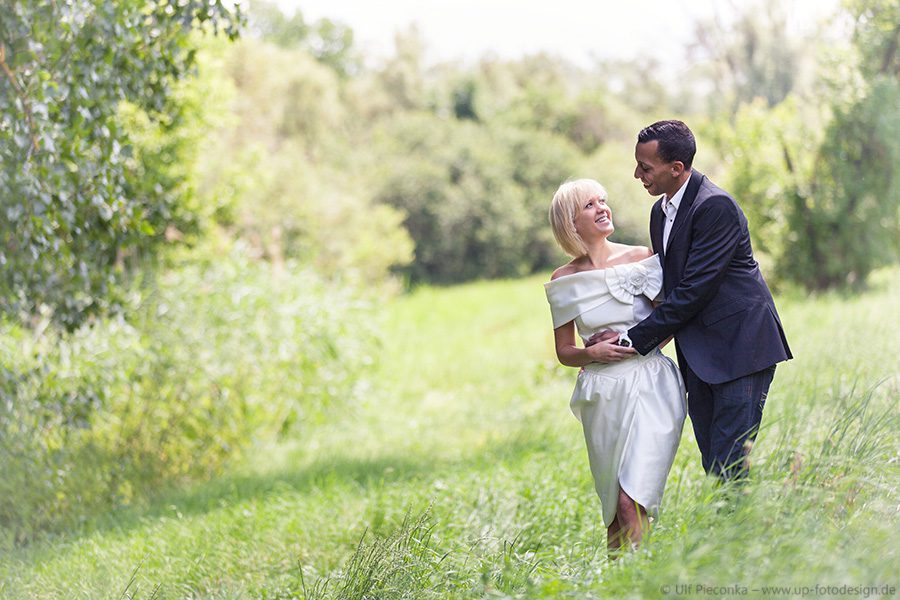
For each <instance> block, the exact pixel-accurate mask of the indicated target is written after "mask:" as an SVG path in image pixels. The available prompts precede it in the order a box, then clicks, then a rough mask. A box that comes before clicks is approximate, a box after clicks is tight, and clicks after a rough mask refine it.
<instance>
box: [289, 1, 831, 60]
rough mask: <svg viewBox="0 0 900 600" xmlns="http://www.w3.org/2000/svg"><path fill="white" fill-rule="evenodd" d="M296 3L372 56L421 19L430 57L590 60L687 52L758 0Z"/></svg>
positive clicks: (818, 13)
mask: <svg viewBox="0 0 900 600" xmlns="http://www.w3.org/2000/svg"><path fill="white" fill-rule="evenodd" d="M276 2H277V4H278V5H279V6H281V8H282V9H283V10H285V11H286V12H288V13H289V14H290V13H292V12H293V11H294V10H295V9H297V8H299V9H300V10H301V11H302V13H303V16H304V18H305V19H306V20H307V22H310V21H316V20H318V19H320V18H323V17H328V18H330V19H332V20H336V21H341V22H343V23H345V24H347V25H349V26H350V27H351V28H352V29H353V31H354V34H355V36H356V44H357V46H358V47H359V48H360V49H361V50H363V52H364V53H365V55H366V56H367V57H369V58H375V59H377V58H381V57H385V56H388V55H390V54H391V53H392V51H393V47H394V46H393V39H394V33H395V32H397V31H398V30H405V29H406V28H407V27H408V26H409V25H410V24H411V23H416V24H417V25H418V27H419V30H420V31H421V32H422V34H423V37H424V39H425V42H426V60H427V61H428V62H439V61H446V60H454V59H461V60H464V61H475V60H476V59H478V58H480V57H482V56H484V55H486V54H492V55H495V56H498V57H501V58H516V57H519V56H522V55H525V54H532V53H535V52H540V51H546V52H548V53H550V54H555V55H561V56H563V57H565V58H568V59H569V60H571V61H572V62H574V63H576V64H579V65H582V66H590V65H591V64H592V59H593V58H623V59H640V57H642V56H652V57H655V58H657V59H659V60H660V61H662V63H663V64H664V65H666V64H668V65H675V64H677V61H679V60H682V59H683V58H684V55H683V48H684V46H685V44H686V43H687V42H689V41H690V39H691V37H692V32H693V23H694V22H695V21H696V20H697V19H698V18H700V17H703V16H706V15H712V14H715V13H718V14H719V15H722V16H725V17H727V15H729V14H732V13H733V12H734V10H735V9H734V7H735V6H747V5H749V6H755V5H758V4H759V1H758V0H681V1H680V2H679V1H678V0H638V1H633V0H593V1H585V0H555V1H547V0H276ZM784 3H785V4H786V5H787V6H788V7H789V12H788V15H789V18H790V23H791V25H792V26H793V27H794V28H795V29H798V30H804V29H811V28H813V27H815V25H816V24H817V23H818V22H819V21H820V20H822V19H823V18H824V17H826V16H828V15H830V14H831V13H833V12H834V11H835V10H836V8H837V6H838V3H839V0H784Z"/></svg>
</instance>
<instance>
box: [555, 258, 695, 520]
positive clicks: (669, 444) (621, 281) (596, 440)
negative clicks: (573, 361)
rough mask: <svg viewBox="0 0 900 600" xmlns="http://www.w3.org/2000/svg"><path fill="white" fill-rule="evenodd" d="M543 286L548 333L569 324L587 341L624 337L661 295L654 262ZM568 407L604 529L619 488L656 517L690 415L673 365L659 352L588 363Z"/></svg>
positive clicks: (612, 514)
mask: <svg viewBox="0 0 900 600" xmlns="http://www.w3.org/2000/svg"><path fill="white" fill-rule="evenodd" d="M544 287H545V291H546V293H547V300H548V301H549V302H550V311H551V313H552V315H553V328H554V329H556V328H557V327H559V326H561V325H564V324H566V323H568V322H570V321H573V320H574V321H575V325H576V327H577V329H578V333H579V335H581V337H582V339H583V340H585V341H586V340H587V339H588V338H589V337H591V336H592V335H593V334H594V333H597V332H599V331H602V330H604V329H612V330H614V331H617V332H620V333H622V332H625V331H627V330H628V329H629V328H631V327H632V326H633V325H635V324H636V323H638V322H639V321H641V320H643V319H644V318H646V317H647V316H648V315H649V314H650V312H651V310H652V308H653V306H652V304H651V301H652V300H653V299H656V298H657V296H658V295H659V294H660V291H661V289H662V268H661V267H660V264H659V258H658V257H657V256H656V255H654V256H651V257H649V258H646V259H644V260H642V261H639V262H636V263H631V264H626V265H618V266H615V267H610V268H607V269H596V270H592V271H582V272H580V273H574V274H572V275H563V276H562V277H558V278H556V279H554V280H553V281H550V282H549V283H546V284H544ZM570 406H571V408H572V412H573V413H575V416H576V417H577V418H578V419H579V420H580V421H581V424H582V427H583V428H584V437H585V441H586V442H587V450H588V459H589V461H590V465H591V473H592V474H593V476H594V486H595V488H596V489H597V494H598V495H599V496H600V502H601V505H602V508H603V521H604V522H605V523H606V525H607V526H608V525H609V524H610V523H611V522H612V520H613V518H615V516H616V507H617V505H618V495H619V486H621V487H622V489H623V490H624V491H625V493H626V494H628V495H629V496H630V497H631V498H632V499H633V500H635V501H637V502H638V504H640V505H641V506H643V507H645V508H646V509H647V510H648V511H649V512H650V513H651V514H655V513H656V511H657V510H658V508H659V504H660V501H661V500H662V495H663V489H664V488H665V485H666V478H667V477H668V474H669V470H670V469H671V467H672V461H673V460H674V459H675V451H676V450H677V449H678V442H679V441H680V439H681V429H682V426H683V424H684V418H685V414H686V412H687V405H686V402H685V391H684V382H683V381H682V379H681V373H680V372H679V371H678V368H677V367H676V366H675V363H674V362H672V360H671V359H669V358H668V357H667V356H665V355H664V354H662V353H661V352H660V351H659V350H658V349H654V350H653V351H652V352H650V353H649V354H648V355H647V356H641V355H636V356H635V357H634V358H629V359H626V360H623V361H621V362H617V363H610V364H600V363H591V364H589V365H587V366H585V367H584V369H583V370H582V371H581V372H580V373H579V374H578V380H577V383H576V384H575V390H574V391H573V392H572V400H571V402H570Z"/></svg>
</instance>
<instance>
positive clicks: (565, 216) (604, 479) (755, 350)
mask: <svg viewBox="0 0 900 600" xmlns="http://www.w3.org/2000/svg"><path fill="white" fill-rule="evenodd" d="M695 152H696V143H695V140H694V136H693V134H692V133H691V131H690V129H689V128H688V127H687V125H685V124H684V123H682V122H681V121H660V122H657V123H654V124H653V125H650V126H649V127H646V128H644V129H643V130H642V131H641V132H640V133H639V134H638V141H637V145H636V147H635V159H636V161H637V166H636V168H635V171H634V176H635V178H636V179H639V180H640V181H641V183H642V184H643V185H644V188H645V189H646V190H647V192H648V193H650V194H651V195H654V196H657V195H662V196H661V197H660V199H659V200H658V201H657V202H656V203H655V204H654V205H653V208H652V209H651V213H650V238H651V240H652V245H653V249H652V251H651V250H650V249H648V248H645V247H640V246H628V245H625V244H618V243H615V242H611V241H610V240H609V236H610V234H612V232H613V230H614V227H613V219H612V210H611V208H610V206H609V205H608V204H607V195H606V190H605V189H604V188H603V186H602V185H600V184H599V183H598V182H596V181H593V180H590V179H579V180H575V181H569V182H566V183H564V184H563V185H561V186H560V188H559V189H558V190H557V192H556V194H555V195H554V197H553V201H552V203H551V206H550V223H551V225H552V227H553V233H554V235H555V237H556V240H557V242H558V243H559V244H560V246H561V247H562V248H563V250H565V251H566V253H567V254H569V255H570V256H572V257H574V258H573V260H572V261H571V262H569V263H568V264H566V265H563V266H562V267H560V268H559V269H557V270H556V271H555V272H554V273H553V276H552V277H551V280H550V282H549V283H547V284H545V289H546V293H547V300H548V301H549V303H550V309H551V314H552V317H553V328H554V335H555V342H556V354H557V357H558V358H559V361H560V362H561V363H562V364H564V365H567V366H572V367H582V369H581V371H580V372H579V374H578V380H577V383H576V385H575V390H574V392H573V393H572V399H571V403H570V405H571V408H572V411H573V412H574V413H575V416H576V417H578V419H579V420H580V421H581V423H582V426H583V429H584V436H585V440H586V442H587V450H588V459H589V463H590V468H591V473H592V474H593V477H594V483H595V487H596V490H597V494H598V495H599V496H600V500H601V505H602V509H603V520H604V523H605V524H606V526H607V539H608V543H609V547H610V548H611V549H614V548H618V547H619V546H620V545H622V543H623V542H625V541H626V540H627V541H628V542H630V543H631V544H636V543H638V542H640V540H641V536H642V535H643V533H644V531H645V530H646V528H647V526H648V519H647V513H648V511H649V512H650V513H651V514H652V513H654V512H655V511H656V510H657V508H658V507H659V504H660V501H661V499H662V494H663V489H664V487H665V483H666V477H667V476H668V474H669V470H670V468H671V466H672V461H673V460H674V458H675V452H676V450H677V449H678V443H679V440H680V439H681V431H682V426H683V424H684V419H685V416H686V414H685V413H689V414H690V417H691V423H692V425H693V428H694V435H695V437H696V439H697V445H698V446H699V448H700V455H701V457H702V462H703V468H704V469H705V470H706V472H707V473H711V474H715V475H716V476H718V477H720V478H722V479H723V480H731V479H737V478H741V477H744V476H746V473H747V468H748V467H747V461H746V458H747V453H748V452H749V449H750V446H751V445H752V442H753V440H754V439H755V436H756V432H757V431H758V429H759V426H760V422H761V420H762V412H763V407H764V405H765V400H766V394H767V393H768V389H769V385H770V383H771V382H772V377H773V375H774V373H775V364H776V363H778V362H781V361H784V360H788V359H790V358H791V351H790V348H788V344H787V340H786V339H785V336H784V331H783V329H782V326H781V321H780V320H779V317H778V313H777V312H776V310H775V303H774V301H773V300H772V295H771V293H770V292H769V289H768V287H767V286H766V282H765V281H764V280H763V277H762V274H761V273H760V270H759V265H758V264H757V262H756V261H755V260H754V258H753V252H752V250H751V247H750V235H749V232H748V229H747V219H746V218H745V216H744V213H743V212H742V211H741V209H740V207H739V206H738V205H737V203H736V202H735V201H734V200H733V199H732V198H731V196H729V195H728V194H727V193H726V192H725V191H723V190H722V189H720V188H718V187H717V186H716V185H715V184H713V183H712V182H711V181H710V180H709V179H708V178H707V177H706V176H705V175H703V174H701V173H700V172H698V171H696V170H694V169H693V168H692V166H691V165H692V162H693V158H694V153H695ZM576 331H577V334H578V335H580V336H581V338H582V340H583V342H584V347H580V346H579V345H577V344H576ZM672 337H674V338H675V350H676V354H677V357H678V367H676V366H675V364H674V363H673V362H672V361H671V360H670V359H669V358H668V357H666V356H665V355H663V354H662V353H661V352H660V348H661V347H662V346H664V345H665V344H666V343H667V342H668V341H669V340H670V339H671V338H672ZM685 392H686V393H687V401H685Z"/></svg>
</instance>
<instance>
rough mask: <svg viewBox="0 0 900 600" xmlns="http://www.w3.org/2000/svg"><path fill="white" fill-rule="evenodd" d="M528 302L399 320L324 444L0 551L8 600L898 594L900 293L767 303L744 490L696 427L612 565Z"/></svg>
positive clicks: (421, 299)
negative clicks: (775, 325)
mask: <svg viewBox="0 0 900 600" xmlns="http://www.w3.org/2000/svg"><path fill="white" fill-rule="evenodd" d="M542 279H543V278H541V277H533V278H528V279H523V280H517V281H500V282H487V283H478V284H471V285H466V286H460V287H453V288H443V289H437V288H426V289H421V290H419V291H417V292H415V293H413V294H411V295H409V296H407V297H403V298H400V299H398V300H395V301H392V302H391V303H389V304H388V305H387V306H386V308H385V315H384V319H385V322H384V324H383V327H384V331H385V336H384V340H383V347H382V348H380V349H379V351H378V355H379V356H380V361H379V363H378V364H377V366H375V367H371V366H366V365H364V364H361V365H360V369H369V370H370V371H371V373H369V374H368V376H367V377H366V385H365V386H363V387H361V388H360V390H359V393H358V394H357V395H356V396H354V398H352V399H347V400H346V401H343V402H342V403H340V408H339V409H335V410H333V411H332V412H331V413H330V414H329V415H328V417H327V419H326V422H324V423H322V424H321V425H320V426H318V427H316V428H315V429H313V430H311V431H309V432H308V433H307V434H306V435H305V436H303V437H302V438H301V439H297V440H293V441H291V442H286V443H283V444H280V445H278V446H276V447H271V448H259V449H257V450H256V451H254V452H253V454H252V456H251V458H250V460H248V461H247V462H246V464H241V465H235V466H233V467H232V468H231V469H230V470H228V471H227V472H226V473H224V474H223V475H222V476H221V477H219V478H217V479H215V480H213V481H210V482H208V483H206V484H203V485H198V486H194V487H190V488H187V489H176V490H170V491H161V492H160V493H159V494H158V496H157V497H156V498H154V499H153V500H152V501H149V502H146V503H144V504H141V505H135V506H133V507H131V508H127V509H123V510H120V511H117V512H115V513H111V514H107V515H96V516H95V518H92V519H91V520H90V521H88V522H86V523H85V524H84V525H83V526H82V527H80V528H79V529H78V530H72V531H69V532H67V533H65V534H61V535H56V536H52V537H51V536H47V537H45V538H44V539H41V540H39V541H37V542H35V543H33V544H31V545H29V546H27V547H12V546H10V547H7V548H3V549H2V558H0V597H2V598H67V599H69V598H91V599H94V598H293V597H298V598H654V597H673V598H674V597H683V596H691V595H705V596H710V595H712V596H716V597H738V596H745V597H780V598H790V597H803V596H809V597H879V596H888V597H890V596H891V595H896V593H897V590H898V589H900V576H898V569H897V567H898V565H900V560H898V555H897V548H900V535H898V527H897V512H898V497H900V495H898V490H897V486H898V482H900V462H898V459H900V442H898V436H897V431H898V425H900V418H898V417H900V413H898V408H897V398H898V386H900V381H898V373H900V358H898V357H900V302H898V297H900V271H897V270H893V271H886V272H882V273H879V274H878V276H877V277H875V278H874V279H873V289H872V290H871V291H870V292H868V293H867V294H865V295H863V296H859V297H840V296H836V295H835V296H821V297H817V298H813V299H808V298H805V297H800V296H797V297H791V298H782V299H780V300H778V304H779V310H780V312H781V314H782V319H783V321H784V323H785V325H786V328H787V333H788V336H789V340H790V342H791V346H792V349H793V351H794V355H795V357H796V358H795V360H793V361H791V362H789V363H787V364H784V365H782V366H781V367H779V370H778V372H777V374H776V377H775V382H774V383H773V385H772V389H771V393H770V396H769V401H768V403H767V408H766V414H765V417H764V422H763V423H764V428H763V431H762V432H761V434H760V439H759V443H758V444H757V449H756V451H755V454H754V473H753V476H752V480H751V481H750V483H749V485H747V486H746V487H745V488H744V489H743V490H742V491H741V492H740V493H735V492H733V490H729V489H727V488H725V489H723V488H720V487H717V486H715V485H713V483H712V482H711V481H710V480H709V479H707V478H706V477H705V476H704V474H703V472H702V469H701V467H700V461H699V455H698V452H697V449H696V446H695V444H694V440H693V436H692V434H691V432H690V426H689V425H688V426H686V427H685V434H684V438H683V440H682V445H681V448H680V450H679V452H678V456H677V457H676V461H675V465H674V467H673V469H672V473H671V476H670V479H669V484H668V488H667V492H666V497H665V501H664V505H663V508H662V511H661V514H660V518H659V519H658V521H657V522H656V523H655V524H654V529H653V531H652V532H651V536H650V538H649V539H648V540H647V543H646V544H645V545H644V546H643V547H642V548H641V549H640V550H638V551H636V552H633V553H630V554H628V555H627V556H625V557H623V558H622V559H620V560H618V561H610V560H608V558H607V556H606V552H605V529H604V527H603V524H602V522H601V518H600V507H599V500H598V499H597V497H596V495H595V494H594V491H593V487H592V482H591V479H590V472H589V470H588V465H587V456H586V453H585V450H584V447H583V444H584V442H583V439H582V435H581V431H580V427H579V425H578V423H577V421H575V419H574V417H572V415H571V413H570V412H569V410H568V397H569V394H570V391H571V386H572V383H573V381H574V377H575V371H574V370H571V369H566V368H563V367H560V366H558V365H557V364H556V362H555V358H554V355H553V349H552V333H551V328H550V327H551V326H550V315H549V310H548V308H547V305H546V301H545V299H544V296H543V289H542V286H541V283H542ZM688 586H693V587H688ZM698 586H707V587H706V588H699V587H698ZM816 586H818V587H816ZM891 586H893V587H891ZM770 588H771V589H770ZM776 588H777V589H776ZM704 589H705V591H704ZM891 589H893V592H892V593H891ZM886 592H887V593H886Z"/></svg>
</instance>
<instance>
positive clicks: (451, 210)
mask: <svg viewBox="0 0 900 600" xmlns="http://www.w3.org/2000/svg"><path fill="white" fill-rule="evenodd" d="M382 137H383V138H384V139H383V141H381V142H380V143H379V146H378V147H379V149H383V152H384V155H385V157H386V159H385V160H386V162H387V166H386V167H385V168H384V169H385V173H384V174H383V175H382V176H381V177H382V178H383V179H382V181H383V183H382V185H381V186H380V191H379V193H378V195H377V196H376V200H377V201H378V202H379V203H385V204H388V205H391V206H393V207H396V208H398V209H400V210H401V211H402V212H403V213H404V214H405V216H406V218H405V221H404V225H405V226H406V228H407V230H408V231H409V234H410V235H411V236H412V238H413V240H414V241H415V261H414V262H413V264H411V265H410V266H409V268H408V269H407V270H406V272H407V273H408V274H409V276H410V277H411V279H412V280H413V281H431V282H440V283H451V282H458V281H465V280H470V279H478V278H493V277H513V276H520V275H524V274H527V273H531V272H533V271H534V270H536V269H538V268H547V267H549V266H551V265H555V264H556V263H558V262H559V260H560V259H561V256H560V253H559V251H558V250H557V249H556V246H555V243H554V241H553V237H552V233H551V232H550V227H549V225H548V223H547V208H548V206H549V202H550V198H551V197H552V194H553V192H554V190H555V189H556V187H557V186H558V185H559V184H560V183H561V182H562V181H563V180H565V179H566V178H568V177H571V176H573V175H574V174H576V173H578V165H579V158H580V155H579V153H578V150H577V149H576V148H575V147H574V146H573V145H572V144H570V143H569V142H568V141H567V140H565V139H564V138H562V137H560V136H555V135H552V134H549V133H546V132H534V131H528V130H520V129H514V128H509V127H500V126H495V127H485V126H481V125H479V124H477V123H474V122H472V121H470V120H464V121H457V120H452V119H440V118H436V117H433V116H430V115H424V114H420V115H416V116H405V117H403V118H398V119H397V120H396V121H395V122H393V123H390V124H389V125H387V126H385V128H384V130H383V131H382Z"/></svg>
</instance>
